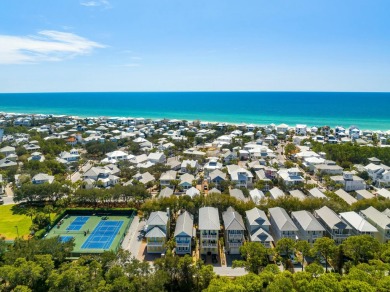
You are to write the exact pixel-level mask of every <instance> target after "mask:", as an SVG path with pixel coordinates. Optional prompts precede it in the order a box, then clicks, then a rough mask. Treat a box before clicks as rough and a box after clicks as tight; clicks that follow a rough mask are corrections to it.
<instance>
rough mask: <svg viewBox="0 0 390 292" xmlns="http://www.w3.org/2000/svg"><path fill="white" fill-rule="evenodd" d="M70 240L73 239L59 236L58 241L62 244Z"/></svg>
mask: <svg viewBox="0 0 390 292" xmlns="http://www.w3.org/2000/svg"><path fill="white" fill-rule="evenodd" d="M72 239H73V236H60V241H61V242H62V243H65V242H68V241H71V240H72Z"/></svg>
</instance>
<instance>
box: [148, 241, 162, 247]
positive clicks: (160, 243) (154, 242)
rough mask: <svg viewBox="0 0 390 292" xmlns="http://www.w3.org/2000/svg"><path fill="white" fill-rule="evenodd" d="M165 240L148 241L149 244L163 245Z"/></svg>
mask: <svg viewBox="0 0 390 292" xmlns="http://www.w3.org/2000/svg"><path fill="white" fill-rule="evenodd" d="M164 244H165V242H163V241H148V243H147V245H148V246H163V245H164Z"/></svg>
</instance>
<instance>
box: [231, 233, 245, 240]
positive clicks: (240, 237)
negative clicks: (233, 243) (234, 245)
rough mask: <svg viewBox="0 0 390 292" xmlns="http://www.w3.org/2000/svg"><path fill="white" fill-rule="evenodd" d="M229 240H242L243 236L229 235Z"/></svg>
mask: <svg viewBox="0 0 390 292" xmlns="http://www.w3.org/2000/svg"><path fill="white" fill-rule="evenodd" d="M228 236H229V239H242V237H243V235H242V234H229V235H228Z"/></svg>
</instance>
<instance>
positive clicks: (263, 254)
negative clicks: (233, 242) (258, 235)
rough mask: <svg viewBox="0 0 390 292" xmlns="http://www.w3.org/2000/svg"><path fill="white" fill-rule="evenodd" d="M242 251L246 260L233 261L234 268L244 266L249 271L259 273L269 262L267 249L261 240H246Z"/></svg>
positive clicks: (241, 248)
mask: <svg viewBox="0 0 390 292" xmlns="http://www.w3.org/2000/svg"><path fill="white" fill-rule="evenodd" d="M240 253H241V255H242V257H243V258H244V260H236V261H233V268H235V267H244V268H245V269H246V270H247V271H248V272H251V273H255V274H259V273H260V271H261V270H262V268H264V267H265V266H266V264H267V261H268V259H267V255H268V252H267V249H266V248H265V247H264V245H262V244H261V243H259V242H245V243H244V245H242V246H241V247H240Z"/></svg>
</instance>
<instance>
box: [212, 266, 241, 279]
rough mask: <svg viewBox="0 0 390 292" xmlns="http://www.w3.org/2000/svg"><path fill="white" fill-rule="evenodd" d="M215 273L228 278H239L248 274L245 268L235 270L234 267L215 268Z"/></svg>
mask: <svg viewBox="0 0 390 292" xmlns="http://www.w3.org/2000/svg"><path fill="white" fill-rule="evenodd" d="M214 272H215V273H216V274H217V275H219V276H227V277H239V276H244V275H246V274H248V272H247V271H245V269H244V268H235V269H233V268H232V267H226V266H225V267H223V266H222V267H214Z"/></svg>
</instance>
